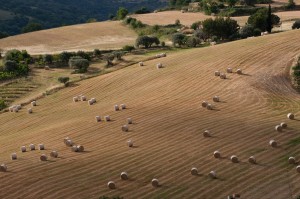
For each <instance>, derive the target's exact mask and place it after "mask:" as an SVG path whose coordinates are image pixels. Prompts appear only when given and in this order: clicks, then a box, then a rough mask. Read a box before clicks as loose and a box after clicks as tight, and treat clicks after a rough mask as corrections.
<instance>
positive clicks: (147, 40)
mask: <svg viewBox="0 0 300 199" xmlns="http://www.w3.org/2000/svg"><path fill="white" fill-rule="evenodd" d="M159 43H160V41H159V39H158V38H157V37H149V36H139V37H138V38H137V39H136V42H135V45H136V46H137V47H138V48H139V47H140V46H144V47H145V48H149V47H151V46H152V45H153V44H156V45H159Z"/></svg>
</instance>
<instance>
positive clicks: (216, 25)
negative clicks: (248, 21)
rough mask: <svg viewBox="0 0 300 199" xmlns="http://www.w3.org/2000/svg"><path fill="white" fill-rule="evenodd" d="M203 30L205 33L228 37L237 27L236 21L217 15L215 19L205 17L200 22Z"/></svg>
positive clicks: (235, 31) (234, 32) (223, 37)
mask: <svg viewBox="0 0 300 199" xmlns="http://www.w3.org/2000/svg"><path fill="white" fill-rule="evenodd" d="M202 26H203V32H205V33H206V34H207V35H209V36H212V35H215V36H217V37H220V38H222V39H229V37H230V36H231V35H233V34H236V33H237V32H238V29H239V25H238V23H237V21H235V20H233V19H230V18H226V19H224V18H223V17H217V18H215V19H211V18H209V19H206V20H204V21H203V23H202Z"/></svg>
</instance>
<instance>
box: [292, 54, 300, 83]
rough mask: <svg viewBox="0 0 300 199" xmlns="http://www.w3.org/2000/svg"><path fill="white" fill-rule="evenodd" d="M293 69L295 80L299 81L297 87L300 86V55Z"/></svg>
mask: <svg viewBox="0 0 300 199" xmlns="http://www.w3.org/2000/svg"><path fill="white" fill-rule="evenodd" d="M292 69H293V76H294V79H295V82H296V83H297V87H298V88H299V87H300V57H299V58H298V60H297V63H296V65H295V66H294V67H293V68H292Z"/></svg>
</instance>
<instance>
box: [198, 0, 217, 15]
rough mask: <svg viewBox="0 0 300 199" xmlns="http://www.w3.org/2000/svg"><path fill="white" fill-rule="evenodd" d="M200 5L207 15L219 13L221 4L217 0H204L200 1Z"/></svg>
mask: <svg viewBox="0 0 300 199" xmlns="http://www.w3.org/2000/svg"><path fill="white" fill-rule="evenodd" d="M200 5H201V7H202V9H203V11H204V13H205V14H206V15H211V14H212V13H214V14H217V13H218V12H219V4H218V3H217V2H216V1H212V0H203V1H201V2H200Z"/></svg>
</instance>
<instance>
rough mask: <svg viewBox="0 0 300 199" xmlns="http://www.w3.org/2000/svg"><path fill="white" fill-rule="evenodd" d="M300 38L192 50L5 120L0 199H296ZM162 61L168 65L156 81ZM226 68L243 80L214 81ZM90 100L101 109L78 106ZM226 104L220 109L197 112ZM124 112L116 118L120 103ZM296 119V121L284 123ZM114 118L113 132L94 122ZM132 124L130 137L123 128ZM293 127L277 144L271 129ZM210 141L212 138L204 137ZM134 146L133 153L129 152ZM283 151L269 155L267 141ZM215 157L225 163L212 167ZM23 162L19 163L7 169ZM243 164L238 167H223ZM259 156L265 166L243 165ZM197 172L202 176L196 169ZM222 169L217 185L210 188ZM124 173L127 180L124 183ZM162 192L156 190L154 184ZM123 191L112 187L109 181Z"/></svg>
mask: <svg viewBox="0 0 300 199" xmlns="http://www.w3.org/2000/svg"><path fill="white" fill-rule="evenodd" d="M299 33H300V31H299V30H297V31H289V32H284V33H279V34H274V35H268V36H264V37H258V38H253V39H246V40H241V41H237V42H231V43H226V44H222V45H217V46H213V47H208V48H201V49H190V50H185V51H181V52H178V53H174V54H171V55H168V56H167V57H166V58H161V60H154V61H148V62H146V63H145V66H144V67H140V66H137V65H136V66H132V67H128V68H125V69H122V70H118V71H116V72H113V73H109V74H106V75H103V76H99V77H96V78H93V79H89V80H85V81H82V82H80V83H78V85H76V86H74V87H69V88H66V89H64V90H62V91H59V92H57V93H55V94H53V95H50V96H47V97H46V98H44V99H41V100H39V101H38V106H37V107H34V108H33V111H34V113H33V114H31V115H29V114H27V113H26V108H28V107H24V108H23V109H22V110H21V111H20V112H19V113H4V114H0V137H1V139H0V147H1V153H0V163H6V164H7V165H8V171H9V172H6V173H1V172H0V177H1V186H0V198H95V199H96V198H99V197H100V196H102V195H109V196H115V195H119V196H123V197H125V198H225V196H226V195H227V194H230V193H236V192H237V193H240V194H241V195H242V196H243V198H249V199H252V198H260V199H270V198H276V199H286V198H295V197H296V196H297V195H299V194H300V183H299V182H300V181H299V174H298V173H297V172H296V169H295V166H294V165H289V164H288V163H287V158H288V157H289V156H295V157H296V160H299V158H300V148H299V138H300V134H299V131H298V129H299V128H300V123H299V113H300V112H299V111H300V105H299V94H298V93H297V92H296V91H295V90H294V89H293V88H292V87H291V85H290V80H289V76H288V69H289V67H287V66H288V65H287V64H290V63H291V60H292V59H293V58H294V57H295V56H296V55H299V53H300V46H299V42H300V37H299ZM158 61H159V62H161V63H163V65H164V66H165V67H164V68H163V69H160V70H157V69H156V67H155V65H156V64H157V63H158ZM228 66H231V67H233V69H234V70H236V69H237V68H241V69H243V71H244V74H245V75H237V74H236V73H233V74H228V79H226V80H222V79H220V78H218V77H215V76H214V71H215V70H221V71H225V69H226V68H227V67H228ZM79 94H84V95H86V96H87V97H88V98H92V97H95V98H96V99H97V103H96V104H95V105H93V106H88V104H87V102H77V103H74V102H72V97H73V96H76V95H79ZM214 95H219V96H220V99H221V102H219V103H214V105H215V110H211V111H210V110H206V109H204V108H202V107H201V102H202V101H203V100H208V101H209V102H212V97H213V96H214ZM121 103H125V104H126V105H127V107H128V109H125V110H122V111H119V112H114V111H113V106H114V105H115V104H121ZM288 112H294V113H295V114H296V120H288V119H287V118H286V114H287V113H288ZM96 115H100V116H102V117H103V116H105V115H110V116H111V118H112V121H111V122H100V123H96V122H95V116H96ZM128 117H131V118H132V119H133V121H134V124H132V125H130V126H129V128H130V131H129V132H128V133H122V131H121V125H123V124H125V122H126V118H128ZM280 122H287V124H288V128H287V129H285V130H284V131H283V132H282V133H278V132H275V131H274V126H275V125H277V124H279V123H280ZM206 129H207V130H210V131H211V133H212V135H213V137H211V138H204V137H203V136H202V132H203V131H204V130H206ZM66 136H69V137H71V138H72V139H73V140H74V141H75V142H76V143H78V144H82V145H84V147H85V150H86V152H83V153H74V152H71V150H70V148H68V147H66V146H65V145H64V143H63V138H65V137H66ZM128 139H133V140H134V144H135V146H136V147H134V148H128V147H127V146H126V141H127V140H128ZM271 139H275V140H276V141H278V144H279V147H277V148H271V147H270V146H269V145H268V142H269V141H270V140H271ZM30 143H34V144H39V143H44V144H45V147H46V151H44V152H42V151H31V152H26V153H23V154H22V153H20V152H19V150H20V146H22V145H26V146H28V145H29V144H30ZM54 149H55V150H57V151H58V152H59V157H60V158H58V159H53V158H51V159H50V160H49V161H47V162H41V161H39V154H41V153H46V154H48V155H49V153H50V151H51V150H54ZM215 150H219V151H220V152H221V154H222V157H223V158H221V159H215V158H213V155H212V154H213V152H214V151H215ZM12 152H18V156H19V159H18V160H16V161H11V160H10V159H9V157H10V154H11V153H12ZM231 155H237V156H238V157H239V158H240V161H241V162H240V163H237V164H234V163H231V162H230V160H228V158H229V157H230V156H231ZM252 155H254V156H255V157H256V159H257V162H258V164H256V165H251V164H249V163H248V162H247V160H248V158H249V157H250V156H252ZM192 167H197V168H198V169H199V173H200V175H199V176H192V175H191V174H190V169H191V168H192ZM211 170H215V171H216V172H217V175H218V179H215V180H213V179H210V178H208V177H207V174H208V172H210V171H211ZM122 171H127V172H128V174H129V176H130V180H129V181H121V180H120V179H119V175H120V173H121V172H122ZM154 177H155V178H158V179H159V181H160V182H161V184H162V186H161V187H159V188H157V189H155V188H153V187H151V185H150V181H151V179H152V178H154ZM110 180H113V181H115V182H116V184H117V189H116V190H109V189H108V188H107V187H106V184H107V182H108V181H110Z"/></svg>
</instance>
